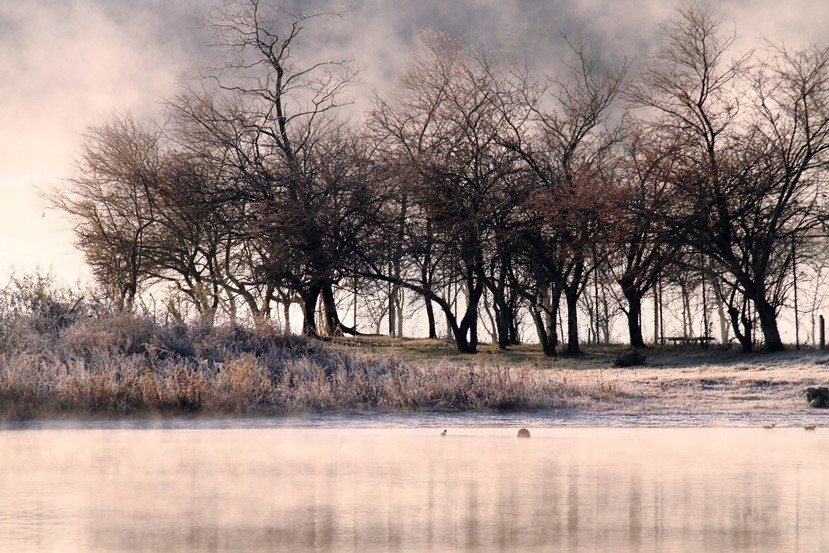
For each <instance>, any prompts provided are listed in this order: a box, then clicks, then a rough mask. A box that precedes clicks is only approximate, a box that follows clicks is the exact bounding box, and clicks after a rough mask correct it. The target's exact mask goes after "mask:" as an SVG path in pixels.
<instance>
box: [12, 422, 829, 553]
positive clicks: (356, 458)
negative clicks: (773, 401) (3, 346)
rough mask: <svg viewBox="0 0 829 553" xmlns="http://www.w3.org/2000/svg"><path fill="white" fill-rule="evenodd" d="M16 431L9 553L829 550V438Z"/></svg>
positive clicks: (791, 431) (352, 430)
mask: <svg viewBox="0 0 829 553" xmlns="http://www.w3.org/2000/svg"><path fill="white" fill-rule="evenodd" d="M442 430H443V427H436V426H431V427H428V428H418V427H404V428H400V427H397V428H390V427H379V428H372V427H370V425H369V427H365V426H361V427H328V426H324V425H321V426H314V427H286V426H284V425H282V424H279V425H276V426H268V425H265V426H257V425H256V424H253V425H247V426H240V427H234V426H233V425H227V424H219V425H212V424H210V423H198V422H195V423H191V424H185V425H181V426H175V425H173V426H163V425H162V426H161V427H159V426H158V425H153V424H152V423H150V424H147V425H146V426H142V425H141V424H132V425H131V426H128V427H123V428H122V427H118V425H117V424H110V425H94V424H87V425H71V424H70V425H63V426H61V425H57V424H56V425H50V424H42V425H37V426H33V427H32V426H26V425H23V426H21V427H16V428H15V427H13V428H6V429H3V430H0V551H16V552H23V551H61V552H72V551H85V552H87V551H107V552H110V551H112V552H128V551H129V552H132V551H147V552H149V551H153V552H157V551H176V552H189V551H217V552H224V551H245V552H258V551H297V552H301V551H337V552H339V551H359V552H367V551H539V550H545V551H579V552H582V551H585V552H587V551H641V552H645V551H659V552H674V551H689V552H690V551H729V552H742V551H752V552H763V551H769V552H781V551H789V552H790V551H820V550H827V549H828V548H829V543H827V542H826V540H827V537H829V470H828V469H827V464H829V463H827V460H829V430H827V429H825V428H818V429H816V430H814V431H807V430H804V429H802V428H775V429H772V430H766V429H762V428H641V427H639V428H614V427H600V428H596V427H587V428H582V427H545V428H530V430H531V432H532V437H531V438H530V439H524V440H518V439H516V432H517V430H518V428H517V427H512V426H495V427H451V426H450V427H448V429H447V430H448V431H447V435H446V437H442V436H441V435H440V434H441V431H442Z"/></svg>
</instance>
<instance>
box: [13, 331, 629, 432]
mask: <svg viewBox="0 0 829 553" xmlns="http://www.w3.org/2000/svg"><path fill="white" fill-rule="evenodd" d="M36 323H37V321H35V320H25V321H22V322H20V324H19V325H18V327H17V328H15V329H13V331H12V332H7V333H6V335H5V346H6V347H5V351H4V353H3V354H2V356H1V357H0V418H3V419H6V420H9V419H26V418H39V417H56V416H64V415H68V416H82V417H89V416H132V415H136V416H152V415H156V414H160V415H177V414H185V413H186V414H197V415H211V416H215V415H226V414H232V415H259V414H282V413H300V412H315V411H317V412H318V411H342V410H392V411H416V410H430V411H431V410H437V411H465V410H475V411H478V410H495V411H499V410H501V411H505V410H532V409H543V408H559V407H567V406H568V405H570V404H572V403H573V402H574V401H576V402H578V401H582V400H584V401H605V400H610V399H612V397H613V396H614V395H615V393H614V391H613V390H612V387H610V386H608V385H606V384H605V383H603V382H601V381H595V380H593V379H587V380H584V379H579V380H578V381H574V380H573V379H568V378H567V377H566V376H565V375H563V374H561V373H558V372H555V371H539V370H536V369H535V368H534V367H533V366H532V365H531V364H527V363H514V362H509V361H508V360H505V359H502V360H499V359H496V358H494V357H493V356H487V355H486V354H483V355H481V356H477V357H475V358H463V359H461V358H437V357H432V358H428V357H425V356H420V357H418V356H416V355H410V353H409V352H407V351H406V349H405V348H396V347H393V345H390V344H388V343H385V344H384V343H383V342H382V340H378V341H377V343H376V344H375V345H376V346H377V347H374V348H371V347H366V345H365V344H357V343H355V344H351V345H346V344H344V343H342V342H340V343H333V344H331V343H323V342H319V341H312V340H307V339H303V338H297V337H286V336H282V335H279V334H276V333H274V332H272V331H270V330H269V329H267V328H264V329H259V330H257V331H253V330H249V329H245V328H239V327H229V326H222V327H215V328H200V327H197V326H171V327H165V326H161V325H158V324H156V323H155V322H153V321H151V320H149V319H145V318H140V317H134V316H129V315H108V316H103V317H100V318H92V319H85V320H80V321H76V322H74V323H73V324H71V325H68V326H65V327H63V328H39V327H38V326H37V324H36ZM412 343H413V344H414V342H412ZM421 346H423V347H430V346H429V345H428V344H421ZM372 349H373V350H374V351H372ZM505 361H507V362H505Z"/></svg>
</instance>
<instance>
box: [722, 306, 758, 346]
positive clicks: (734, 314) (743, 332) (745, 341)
mask: <svg viewBox="0 0 829 553" xmlns="http://www.w3.org/2000/svg"><path fill="white" fill-rule="evenodd" d="M727 309H728V316H729V318H730V319H731V328H732V330H734V336H736V337H737V341H738V342H740V348H741V349H742V350H743V353H751V350H752V349H753V344H752V340H751V321H749V320H747V319H746V318H745V317H743V320H742V321H740V311H739V310H738V309H737V308H736V307H734V306H733V305H729V306H728V308H727ZM741 322H742V326H743V328H742V329H740V323H741Z"/></svg>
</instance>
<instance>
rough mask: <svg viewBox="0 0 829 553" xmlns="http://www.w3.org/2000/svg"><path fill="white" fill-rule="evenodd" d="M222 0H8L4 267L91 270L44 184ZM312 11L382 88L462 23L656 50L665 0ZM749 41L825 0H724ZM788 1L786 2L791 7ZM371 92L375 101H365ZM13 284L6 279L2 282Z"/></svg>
mask: <svg viewBox="0 0 829 553" xmlns="http://www.w3.org/2000/svg"><path fill="white" fill-rule="evenodd" d="M216 3H217V2H216V1H214V0H37V1H34V0H31V1H30V0H0V75H2V78H0V275H4V274H6V273H7V272H8V270H9V269H10V268H11V267H12V266H14V267H16V268H17V269H18V270H29V269H31V268H33V267H35V266H40V267H41V268H44V269H48V268H50V267H52V268H53V270H54V272H55V273H56V274H57V275H59V276H60V277H61V278H63V279H65V280H73V279H74V278H75V276H76V275H77V274H78V273H79V272H80V271H82V267H83V260H82V255H81V254H80V252H77V251H75V249H74V247H73V246H72V245H71V233H70V232H69V230H68V229H69V223H68V222H67V221H65V220H61V219H60V218H59V217H58V215H57V214H55V213H52V212H48V211H46V210H45V209H44V207H43V202H42V201H41V200H40V199H39V198H38V196H37V194H36V193H35V189H36V188H41V189H49V188H50V187H60V186H61V185H62V184H61V179H62V178H64V177H66V176H68V175H69V174H70V173H71V167H72V159H73V156H74V155H75V153H76V152H77V148H78V144H79V141H80V138H79V137H80V134H81V133H82V132H83V130H84V127H86V126H87V125H89V124H93V123H96V122H100V121H102V120H103V119H105V118H106V117H107V116H108V114H111V113H113V112H118V111H123V110H127V109H129V110H131V111H133V113H135V114H136V115H138V116H147V117H152V116H155V115H157V114H158V113H160V112H161V102H160V100H161V99H162V98H164V97H165V96H171V95H173V94H175V93H176V91H177V87H178V83H179V82H180V81H181V79H182V78H184V77H185V76H186V74H187V72H188V71H191V70H192V69H193V68H194V67H195V66H198V65H200V64H205V63H208V62H209V61H210V60H211V59H213V57H214V56H215V55H216V54H217V52H215V51H214V50H212V49H211V48H210V47H209V44H210V36H209V34H208V33H207V32H206V31H204V29H203V28H202V27H201V26H200V25H199V19H200V18H203V17H205V16H206V15H207V14H208V12H209V10H210V6H212V5H215V4H216ZM292 3H294V4H296V5H298V6H299V8H300V9H302V10H303V11H307V12H312V11H316V10H319V9H331V8H332V7H333V8H334V9H338V10H340V9H342V8H343V7H348V8H349V11H348V12H347V13H346V15H345V16H344V17H343V18H342V19H331V20H329V21H327V22H326V23H325V24H324V25H323V26H322V27H321V28H317V29H314V28H309V29H308V31H307V34H306V36H307V39H308V40H309V42H311V43H312V44H311V46H312V48H311V49H312V50H313V51H314V52H316V53H320V54H322V55H339V56H341V57H343V56H354V57H355V59H356V60H357V62H358V64H359V65H360V66H361V67H362V68H363V75H362V79H363V81H364V84H363V86H362V87H361V88H360V89H359V90H358V91H357V94H358V95H359V96H360V97H362V98H367V97H368V96H369V94H370V92H371V90H372V89H375V88H376V89H378V90H380V91H381V92H382V91H383V90H384V89H385V87H387V86H388V84H389V83H390V82H392V80H393V78H394V75H395V74H396V73H397V72H398V71H399V69H400V68H401V67H402V66H403V64H405V62H406V60H407V58H408V57H409V56H410V54H411V52H412V50H413V48H414V45H415V44H416V40H417V36H418V35H419V34H420V33H421V32H423V31H444V32H448V33H452V34H460V35H462V36H464V37H465V38H466V39H468V40H470V41H474V42H481V43H484V44H486V45H487V46H489V47H491V48H493V49H496V50H499V51H501V52H502V53H504V54H505V55H512V56H516V57H519V58H523V57H526V58H528V59H530V60H531V61H533V62H534V63H535V64H536V65H537V66H540V67H548V66H549V67H554V66H555V63H554V62H555V60H557V59H558V58H559V55H560V52H561V51H562V49H563V46H562V44H563V42H562V40H561V37H562V35H565V34H566V35H571V36H572V35H575V34H577V33H579V32H581V33H583V34H585V35H587V36H588V37H589V38H590V39H591V41H592V42H593V43H594V44H595V45H596V46H597V48H598V49H599V50H600V51H601V52H602V53H603V54H604V56H605V57H607V58H610V59H613V58H620V57H622V56H627V57H629V58H634V57H635V58H636V59H638V60H644V59H645V57H646V55H647V52H648V51H649V49H650V48H652V47H653V46H654V41H655V36H656V33H655V30H656V26H657V25H658V24H659V23H660V22H664V21H666V20H667V19H668V18H669V17H670V15H671V12H672V8H671V6H670V4H669V3H666V2H662V1H661V0H619V1H615V2H609V1H607V0H580V1H577V0H411V1H409V0H350V1H346V0H293V2H292ZM712 4H713V5H714V6H715V7H717V8H719V9H721V10H722V11H723V12H724V14H725V16H726V17H727V20H728V24H729V25H732V24H733V25H736V29H737V32H738V35H739V36H740V42H739V46H740V48H749V47H752V46H754V45H756V44H757V43H758V38H759V37H761V36H762V37H767V38H769V39H771V40H773V41H775V42H780V41H785V42H786V44H787V45H789V46H791V47H798V46H803V45H805V44H808V43H810V42H820V43H827V42H829V25H827V23H829V2H826V0H789V1H787V2H785V3H782V2H778V1H772V0H724V1H720V2H717V1H713V2H712ZM782 6H785V7H782ZM360 105H361V106H365V102H363V103H362V104H360ZM0 284H2V282H0Z"/></svg>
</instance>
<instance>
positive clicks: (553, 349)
mask: <svg viewBox="0 0 829 553" xmlns="http://www.w3.org/2000/svg"><path fill="white" fill-rule="evenodd" d="M530 314H531V315H532V318H533V323H535V331H536V334H537V335H538V341H539V343H540V344H541V350H542V351H543V352H544V355H546V356H547V357H557V356H558V334H556V329H555V327H553V328H550V329H549V330H548V328H547V325H546V324H545V320H544V319H545V313H544V312H543V311H542V310H541V309H540V308H539V307H538V305H532V306H531V307H530Z"/></svg>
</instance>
